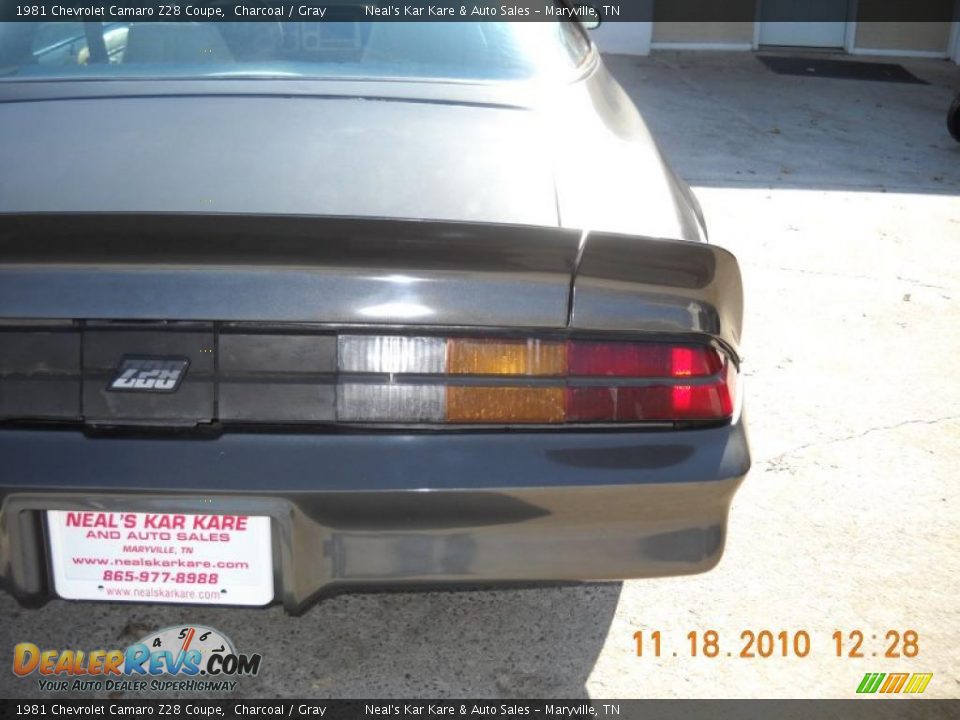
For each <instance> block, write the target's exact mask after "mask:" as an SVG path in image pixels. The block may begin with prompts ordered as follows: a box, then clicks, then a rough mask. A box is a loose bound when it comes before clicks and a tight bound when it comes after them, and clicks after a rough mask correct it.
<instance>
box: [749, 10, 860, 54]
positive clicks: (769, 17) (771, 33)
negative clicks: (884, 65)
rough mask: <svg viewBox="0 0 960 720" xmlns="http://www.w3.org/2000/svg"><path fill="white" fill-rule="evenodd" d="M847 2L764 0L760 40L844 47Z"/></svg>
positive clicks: (823, 46)
mask: <svg viewBox="0 0 960 720" xmlns="http://www.w3.org/2000/svg"><path fill="white" fill-rule="evenodd" d="M848 4H849V3H848V0H761V1H760V18H759V21H760V44H761V45H786V46H792V47H798V46H803V47H818V48H842V47H843V45H844V39H845V36H846V31H847V23H846V20H845V19H844V18H846V16H847V8H848ZM807 18H808V19H809V20H808V21H804V20H805V19H807ZM822 18H827V19H829V22H824V21H822V20H820V19H822Z"/></svg>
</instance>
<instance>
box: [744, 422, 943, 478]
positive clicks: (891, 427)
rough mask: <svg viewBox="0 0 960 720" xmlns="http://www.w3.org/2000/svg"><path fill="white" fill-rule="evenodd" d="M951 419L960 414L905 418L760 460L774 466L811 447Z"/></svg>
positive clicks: (770, 466)
mask: <svg viewBox="0 0 960 720" xmlns="http://www.w3.org/2000/svg"><path fill="white" fill-rule="evenodd" d="M951 420H960V415H947V416H945V417H939V418H933V419H932V420H904V421H903V422H899V423H896V424H895V425H878V426H876V427H871V428H867V429H866V430H864V431H862V432H859V433H856V434H854V435H846V436H844V437H839V438H830V439H828V440H816V441H814V442H809V443H804V444H803V445H798V446H797V447H795V448H793V449H791V450H786V451H785V452H782V453H780V454H778V455H774V456H773V457H770V458H765V459H763V460H760V462H762V463H763V464H764V465H766V466H767V468H772V467H774V466H775V465H776V463H777V461H778V460H782V459H784V458H786V457H787V456H789V455H794V454H796V453H799V452H803V451H804V450H809V449H810V448H814V447H818V446H822V445H837V444H839V443H845V442H850V441H851V440H859V439H860V438H863V437H866V436H867V435H870V434H871V433H875V432H881V431H885V430H897V429H899V428H902V427H906V426H907V425H937V424H939V423H942V422H949V421H951Z"/></svg>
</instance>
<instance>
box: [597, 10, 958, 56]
mask: <svg viewBox="0 0 960 720" xmlns="http://www.w3.org/2000/svg"><path fill="white" fill-rule="evenodd" d="M636 2H638V3H640V4H641V5H643V7H644V10H643V11H642V14H641V15H640V16H645V17H649V18H650V20H649V22H607V23H604V24H602V25H601V26H600V27H599V28H597V29H596V30H595V31H594V33H595V37H596V40H597V44H598V45H599V46H600V48H601V50H604V51H605V52H619V53H630V54H636V55H646V54H648V53H649V52H650V51H651V50H744V51H750V50H758V49H762V48H765V47H771V48H806V49H818V50H833V51H837V52H846V53H850V54H854V55H891V56H900V57H931V58H951V59H953V60H954V61H955V62H960V22H958V20H960V14H958V12H960V7H958V6H960V3H958V2H957V0H910V2H909V3H908V5H909V9H910V11H911V12H912V13H913V17H927V18H942V19H937V20H929V21H925V22H891V21H890V20H889V18H890V17H891V11H890V3H889V2H886V1H885V0H723V3H722V9H721V10H718V3H717V2H716V0H636ZM718 15H722V16H724V17H727V18H735V20H733V21H731V20H715V19H712V18H715V17H717V16H718ZM635 16H636V15H635ZM823 17H829V18H831V20H830V21H829V22H823V21H804V22H801V21H802V20H805V19H806V18H823ZM705 18H711V19H709V20H708V19H705Z"/></svg>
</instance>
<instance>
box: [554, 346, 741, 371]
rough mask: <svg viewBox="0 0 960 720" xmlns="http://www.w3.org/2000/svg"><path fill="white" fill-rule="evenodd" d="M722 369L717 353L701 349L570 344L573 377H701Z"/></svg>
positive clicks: (704, 348)
mask: <svg viewBox="0 0 960 720" xmlns="http://www.w3.org/2000/svg"><path fill="white" fill-rule="evenodd" d="M722 366H723V359H722V358H721V357H720V354H719V353H718V352H717V351H716V350H714V349H713V348H710V347H705V346H700V345H666V344H660V343H625V342H619V343H597V342H571V343H570V349H569V367H570V370H569V373H570V375H571V376H574V377H576V376H580V377H589V376H594V377H603V376H612V377H630V378H636V377H650V378H661V377H662V378H669V377H703V376H706V375H713V374H715V373H717V372H718V371H719V370H720V368H721V367H722Z"/></svg>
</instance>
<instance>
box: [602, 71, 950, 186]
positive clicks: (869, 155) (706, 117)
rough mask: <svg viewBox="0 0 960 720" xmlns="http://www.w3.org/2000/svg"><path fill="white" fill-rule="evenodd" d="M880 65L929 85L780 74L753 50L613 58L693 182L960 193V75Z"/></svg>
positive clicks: (617, 74) (652, 125)
mask: <svg viewBox="0 0 960 720" xmlns="http://www.w3.org/2000/svg"><path fill="white" fill-rule="evenodd" d="M859 60H860V59H859V58H858V60H849V62H857V61H859ZM878 60H881V61H883V62H899V63H900V64H902V65H903V66H904V67H905V68H906V69H907V70H909V71H910V72H911V73H913V74H914V75H916V76H917V77H919V78H921V79H923V80H925V81H927V82H928V83H930V84H929V85H911V84H902V83H892V82H872V81H862V80H846V79H833V78H822V77H814V78H808V77H796V76H787V75H778V74H776V73H774V72H772V71H770V70H769V69H768V68H766V67H765V66H764V65H763V64H762V63H761V62H760V60H759V59H758V57H757V56H756V55H754V54H752V53H679V52H658V53H654V54H653V55H651V56H650V57H631V56H626V55H611V56H607V58H606V61H607V64H608V66H609V68H610V70H611V72H612V73H613V74H614V76H615V77H616V78H617V79H618V80H619V81H620V83H621V84H622V85H623V86H624V89H625V90H626V91H627V93H628V94H629V95H630V97H631V98H632V99H633V101H634V102H635V103H636V105H637V107H639V108H640V111H641V112H642V113H643V115H644V118H645V119H646V121H647V124H648V125H649V126H650V129H651V131H652V132H653V134H654V136H655V137H656V138H657V140H658V142H659V143H660V144H661V146H662V147H663V149H664V151H665V153H666V155H667V157H668V158H670V160H671V162H672V163H673V165H674V167H675V168H676V169H677V171H678V172H679V174H680V175H681V176H682V177H683V178H684V179H685V180H687V182H689V183H690V184H692V185H699V186H714V187H777V188H798V189H817V190H848V191H851V190H852V191H856V190H870V191H877V190H890V191H897V192H906V193H924V194H947V195H953V194H957V193H960V143H957V142H956V141H955V140H953V138H951V137H950V135H949V134H948V132H947V127H946V115H947V109H948V107H949V106H950V102H951V100H952V98H953V96H954V94H955V93H956V92H957V91H958V90H960V68H958V67H957V66H956V65H954V64H952V63H949V62H946V61H940V60H912V59H892V58H879V59H878Z"/></svg>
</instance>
